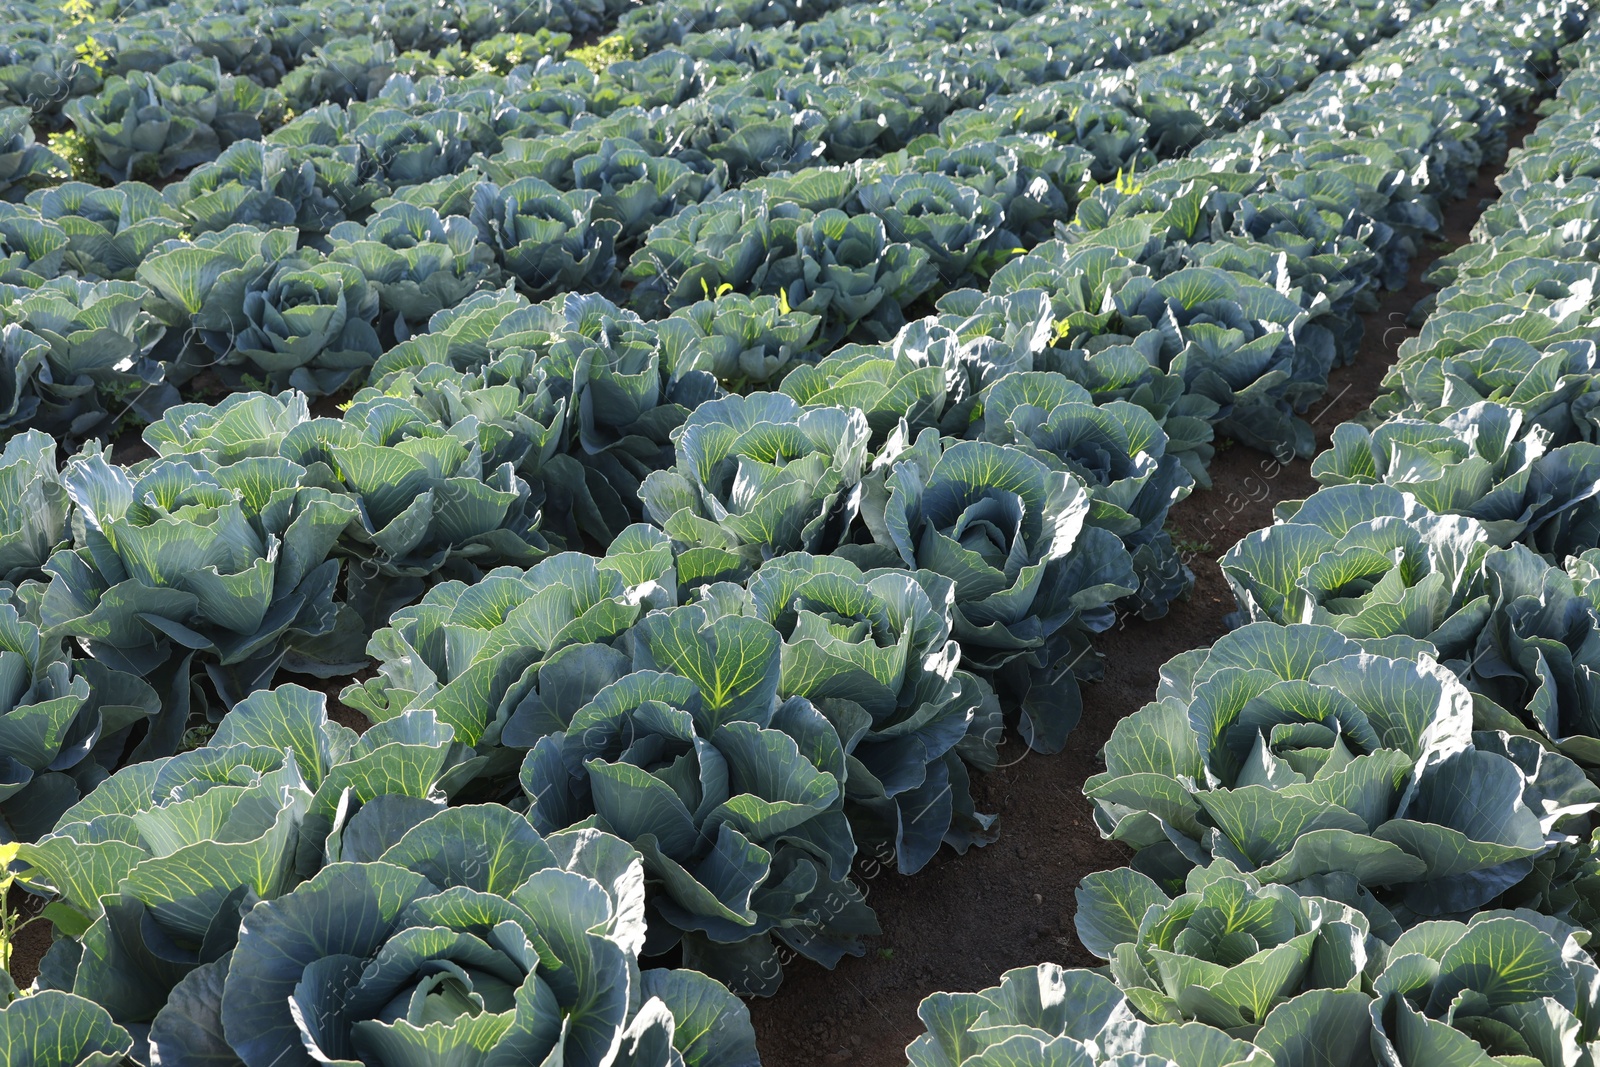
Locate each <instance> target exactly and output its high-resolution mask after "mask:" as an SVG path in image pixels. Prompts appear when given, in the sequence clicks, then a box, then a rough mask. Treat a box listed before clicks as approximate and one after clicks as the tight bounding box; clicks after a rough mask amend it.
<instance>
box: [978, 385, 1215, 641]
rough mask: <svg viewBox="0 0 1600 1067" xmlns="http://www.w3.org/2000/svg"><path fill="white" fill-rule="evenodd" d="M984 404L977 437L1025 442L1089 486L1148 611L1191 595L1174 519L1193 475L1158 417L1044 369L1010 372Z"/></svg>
mask: <svg viewBox="0 0 1600 1067" xmlns="http://www.w3.org/2000/svg"><path fill="white" fill-rule="evenodd" d="M979 403H980V404H981V406H982V410H983V416H982V420H981V423H982V424H981V433H974V434H973V436H980V437H982V438H983V439H984V440H988V441H994V442H997V443H999V444H1007V445H1013V446H1015V447H1017V448H1020V449H1021V450H1022V451H1024V452H1027V453H1028V454H1029V455H1032V456H1034V457H1035V458H1037V459H1041V460H1043V461H1044V462H1045V463H1047V464H1049V465H1051V466H1054V467H1056V468H1057V469H1064V470H1066V471H1069V472H1070V473H1072V474H1074V475H1076V476H1077V477H1078V478H1079V479H1081V480H1082V481H1083V483H1084V484H1085V485H1086V486H1087V487H1088V489H1089V496H1090V500H1091V502H1092V503H1091V507H1090V512H1089V518H1088V522H1089V524H1090V525H1093V526H1097V527H1101V528H1103V529H1107V530H1110V531H1111V532H1112V533H1114V534H1116V535H1117V536H1118V537H1120V538H1121V539H1122V543H1123V544H1124V545H1126V546H1127V549H1128V552H1129V553H1130V554H1131V555H1132V557H1133V569H1134V574H1135V576H1136V577H1137V579H1138V582H1139V591H1138V598H1139V607H1140V611H1141V613H1142V614H1143V615H1144V616H1145V617H1146V618H1159V617H1160V616H1162V615H1164V614H1166V612H1167V607H1168V605H1169V604H1171V602H1172V601H1173V600H1174V599H1176V598H1177V597H1180V596H1186V595H1187V594H1188V591H1189V587H1190V586H1192V585H1193V584H1194V575H1193V574H1192V573H1191V572H1190V571H1189V569H1188V567H1187V566H1185V565H1184V563H1183V561H1182V560H1181V559H1180V558H1179V557H1178V552H1177V550H1176V549H1175V548H1174V547H1173V544H1172V536H1171V534H1169V533H1168V532H1167V531H1166V522H1167V512H1168V511H1169V510H1170V509H1171V507H1172V506H1173V505H1174V504H1176V503H1177V502H1178V501H1180V500H1183V499H1184V498H1185V497H1187V496H1188V495H1189V491H1190V490H1191V489H1192V488H1193V486H1194V480H1193V479H1192V478H1191V477H1190V476H1189V473H1188V471H1186V470H1185V469H1184V467H1183V464H1182V462H1181V461H1180V460H1179V459H1178V457H1176V456H1174V455H1172V454H1171V453H1169V452H1168V450H1167V435H1166V434H1165V433H1164V432H1163V431H1162V429H1161V426H1160V424H1159V423H1158V422H1157V421H1156V419H1155V417H1154V416H1153V415H1151V414H1150V413H1149V412H1148V411H1146V410H1145V409H1144V408H1142V407H1140V406H1139V405H1137V404H1131V403H1128V402H1127V401H1123V400H1112V401H1109V402H1106V403H1103V404H1096V403H1095V401H1094V398H1093V397H1092V396H1090V394H1089V392H1088V390H1086V389H1084V388H1083V387H1082V386H1080V385H1078V384H1076V383H1074V382H1072V381H1070V380H1069V379H1067V378H1066V377H1065V376H1063V375H1060V374H1056V373H1051V372H1039V371H1021V372H1016V373H1013V374H1008V375H1006V376H1005V377H1003V378H1001V379H1000V380H999V381H997V382H995V383H994V384H993V385H990V386H989V387H988V388H987V389H985V390H984V392H983V393H982V395H981V396H980V398H979ZM972 429H973V430H978V427H977V426H974V427H973V428H972Z"/></svg>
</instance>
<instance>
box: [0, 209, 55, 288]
mask: <svg viewBox="0 0 1600 1067" xmlns="http://www.w3.org/2000/svg"><path fill="white" fill-rule="evenodd" d="M68 243H69V242H68V240H67V235H66V233H64V232H63V231H62V229H61V227H60V226H57V225H56V224H55V223H53V222H49V221H47V220H45V219H42V218H40V217H39V212H38V211H36V210H33V209H31V208H27V207H21V206H19V205H16V204H8V203H6V202H5V201H3V200H0V283H5V284H9V285H21V286H37V285H43V284H44V283H45V280H46V279H47V278H54V277H55V276H56V275H57V274H58V273H60V270H61V265H62V263H63V262H64V261H65V258H66V252H67V245H68Z"/></svg>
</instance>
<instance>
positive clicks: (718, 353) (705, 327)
mask: <svg viewBox="0 0 1600 1067" xmlns="http://www.w3.org/2000/svg"><path fill="white" fill-rule="evenodd" d="M668 321H680V322H685V323H692V324H693V325H694V327H695V331H696V333H697V334H698V336H696V337H695V338H694V340H693V341H692V342H690V345H691V347H690V349H689V351H688V352H687V353H686V354H685V356H684V357H683V360H684V362H685V363H686V364H687V365H689V366H692V367H694V368H695V369H697V370H703V371H707V372H709V373H710V374H711V375H712V376H713V377H715V378H716V380H717V381H718V382H719V383H721V384H722V385H723V386H724V387H725V388H727V389H728V390H729V391H730V392H735V393H748V392H751V391H753V390H756V389H771V388H772V387H773V386H775V385H777V384H778V383H779V382H780V381H781V380H782V379H783V377H784V375H785V374H787V373H788V372H789V371H791V370H793V369H794V368H795V367H797V366H801V365H803V364H804V363H805V362H806V361H807V359H808V358H809V357H810V352H811V350H812V349H813V348H814V347H816V345H817V344H818V341H819V338H818V337H817V329H818V327H819V326H821V325H822V317H821V316H820V315H817V314H813V313H812V312H811V311H809V310H805V309H801V308H792V307H788V306H786V305H785V303H784V302H783V300H782V299H781V298H777V297H771V296H757V297H747V296H744V295H742V294H740V293H728V294H726V295H723V296H719V297H717V298H716V299H714V300H701V301H697V302H696V303H693V304H690V305H689V306H687V307H682V308H679V309H678V310H677V311H674V312H673V313H672V316H671V319H669V320H668ZM669 329H671V328H670V327H669ZM681 336H682V335H681V334H676V335H670V336H669V341H672V342H675V341H677V338H678V337H681Z"/></svg>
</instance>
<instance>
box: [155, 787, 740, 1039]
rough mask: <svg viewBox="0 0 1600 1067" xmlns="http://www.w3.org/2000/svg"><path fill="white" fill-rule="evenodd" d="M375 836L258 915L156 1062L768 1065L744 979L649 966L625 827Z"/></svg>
mask: <svg viewBox="0 0 1600 1067" xmlns="http://www.w3.org/2000/svg"><path fill="white" fill-rule="evenodd" d="M363 844H364V846H365V847H364V848H363V849H360V850H353V851H354V852H355V853H356V855H359V856H360V857H361V858H359V859H356V858H355V857H354V856H352V858H351V859H348V860H343V861H341V862H337V863H333V864H330V865H329V866H328V867H326V868H324V869H323V870H322V871H320V872H319V873H318V874H317V875H316V876H314V877H313V878H311V879H310V880H309V881H306V882H304V883H301V884H300V885H298V886H296V887H295V888H294V889H293V890H292V891H290V892H288V893H286V894H284V895H283V896H280V897H278V898H276V899H274V900H269V901H266V902H264V903H262V904H261V905H260V906H258V907H256V908H254V909H252V910H251V911H250V912H249V913H248V914H247V915H246V916H245V918H244V921H243V923H242V924H241V926H240V930H239V938H238V945H237V947H235V948H234V949H233V950H232V951H231V952H229V953H227V954H226V955H223V956H221V957H220V958H218V959H217V960H216V961H215V962H213V963H210V964H208V965H207V966H205V967H202V968H199V969H197V970H195V971H193V972H192V973H191V974H190V975H189V976H188V977H187V978H186V979H185V980H184V983H183V985H182V986H180V987H179V989H178V991H177V992H176V993H175V994H174V996H173V998H172V999H171V1001H169V1003H168V1004H167V1006H166V1007H165V1008H164V1009H163V1010H162V1011H161V1013H160V1014H159V1015H158V1016H157V1017H156V1019H155V1021H154V1023H153V1025H152V1026H151V1029H150V1044H151V1048H152V1055H155V1056H159V1057H160V1058H161V1060H162V1062H168V1061H169V1060H170V1061H171V1062H174V1063H179V1064H196V1063H204V1062H212V1061H214V1060H215V1059H217V1058H223V1059H236V1060H238V1061H242V1062H244V1063H246V1064H262V1065H265V1064H269V1063H279V1064H284V1063H294V1064H311V1063H315V1062H322V1061H325V1060H327V1059H329V1058H332V1057H338V1058H339V1059H341V1060H344V1061H345V1062H350V1061H351V1059H352V1058H354V1061H355V1062H359V1063H362V1064H367V1065H371V1067H387V1065H393V1067H401V1065H404V1064H408V1063H414V1062H416V1059H417V1057H419V1056H424V1057H425V1056H427V1055H429V1054H430V1053H431V1052H436V1053H438V1054H440V1055H443V1056H446V1057H447V1058H449V1060H450V1062H452V1063H464V1064H488V1063H494V1062H498V1057H500V1056H502V1055H506V1054H510V1055H514V1056H516V1057H519V1058H526V1060H527V1061H529V1062H546V1058H547V1057H554V1058H555V1061H556V1062H562V1063H572V1064H584V1065H594V1067H600V1065H602V1064H606V1063H613V1062H630V1063H636V1064H651V1065H659V1067H671V1065H673V1064H679V1063H683V1064H711V1063H722V1062H727V1063H751V1062H754V1049H753V1035H752V1033H751V1031H750V1026H749V1020H748V1015H747V1013H746V1011H745V1009H744V1008H743V1006H742V1005H740V1004H739V1003H738V1002H737V1001H736V1000H735V999H734V998H733V997H732V996H731V995H730V994H729V993H728V992H727V991H726V990H724V989H722V988H721V987H719V986H717V985H716V984H715V983H714V982H712V981H710V980H709V979H707V978H705V977H704V976H703V975H699V974H695V973H694V972H692V971H652V972H647V973H643V974H641V973H640V972H639V970H638V969H637V964H636V963H635V960H636V956H637V953H638V949H639V942H640V940H641V939H642V935H643V927H644V921H643V919H644V917H643V914H642V913H643V899H642V896H641V894H640V893H639V891H638V889H639V881H640V874H639V860H638V856H637V854H636V853H634V852H632V850H630V849H628V848H627V847H626V846H624V845H623V844H622V843H621V842H620V841H618V840H616V839H615V838H613V837H610V836H608V835H605V834H599V833H595V832H594V831H588V830H585V831H574V832H572V833H569V834H564V835H557V836H553V837H550V838H548V839H544V838H541V837H540V836H539V835H538V834H536V833H534V832H533V830H532V829H531V828H530V827H529V826H528V824H527V822H526V821H525V820H523V819H521V818H520V817H519V816H517V815H515V814H514V813H512V812H510V811H509V810H507V809H505V808H503V807H498V806H486V807H471V808H458V809H453V810H449V811H445V812H441V813H439V814H438V815H435V816H433V817H432V818H430V819H428V820H426V821H424V822H422V823H419V824H418V825H416V826H413V827H411V828H410V829H408V830H406V832H405V833H404V834H401V835H397V838H396V836H390V835H379V836H378V837H377V838H369V839H367V840H366V841H364V842H363ZM385 846H386V847H385ZM351 909H356V913H357V915H358V916H359V919H358V921H351ZM353 987H354V988H353ZM358 990H364V992H360V991H358ZM624 1058H625V1059H624Z"/></svg>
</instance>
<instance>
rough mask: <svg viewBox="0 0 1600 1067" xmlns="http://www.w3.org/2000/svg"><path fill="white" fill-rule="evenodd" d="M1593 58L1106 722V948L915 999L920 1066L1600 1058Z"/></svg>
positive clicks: (1575, 52)
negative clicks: (1190, 642)
mask: <svg viewBox="0 0 1600 1067" xmlns="http://www.w3.org/2000/svg"><path fill="white" fill-rule="evenodd" d="M1592 55H1593V45H1592V41H1585V42H1580V43H1579V44H1578V45H1575V46H1573V47H1572V48H1571V49H1569V50H1568V52H1567V53H1566V54H1565V58H1566V59H1567V61H1568V63H1569V64H1572V65H1578V66H1579V69H1578V70H1577V71H1576V72H1575V73H1573V74H1571V75H1570V76H1568V77H1567V78H1566V79H1565V80H1564V81H1563V83H1562V87H1561V90H1560V92H1559V94H1558V96H1557V97H1556V99H1555V100H1554V101H1552V102H1551V104H1550V105H1548V107H1547V117H1546V118H1545V120H1544V121H1543V122H1541V123H1540V125H1539V127H1538V128H1537V129H1536V130H1535V131H1534V132H1533V133H1532V134H1531V135H1530V136H1529V137H1528V139H1527V140H1526V142H1525V144H1524V146H1523V147H1522V148H1521V149H1519V150H1518V152H1517V153H1516V154H1515V155H1514V156H1513V158H1512V159H1511V161H1510V164H1509V166H1508V168H1507V171H1506V173H1505V175H1504V176H1503V177H1502V179H1501V186H1502V189H1503V190H1504V197H1503V199H1502V201H1501V202H1500V203H1498V204H1497V205H1495V206H1492V207H1491V208H1490V209H1489V211H1488V212H1486V213H1485V215H1484V217H1483V219H1482V221H1481V222H1480V224H1479V226H1478V228H1477V230H1476V231H1475V234H1474V237H1475V239H1474V241H1473V242H1472V243H1471V244H1469V245H1467V246H1465V247H1463V248H1462V249H1460V250H1459V251H1457V252H1455V253H1452V254H1451V255H1449V256H1447V257H1445V258H1444V259H1442V260H1441V261H1440V265H1439V266H1438V267H1437V268H1435V271H1434V277H1436V278H1438V279H1440V280H1442V281H1445V282H1447V283H1448V284H1447V285H1446V287H1445V288H1444V290H1443V291H1442V292H1441V293H1440V294H1439V296H1438V297H1437V299H1436V300H1435V301H1431V302H1430V304H1431V314H1430V315H1429V316H1428V317H1427V320H1426V322H1425V323H1424V324H1423V330H1422V334H1421V336H1420V337H1419V338H1417V339H1415V340H1413V341H1409V342H1407V344H1406V345H1405V346H1404V347H1403V350H1402V355H1401V359H1400V363H1399V364H1398V366H1397V367H1396V369H1395V371H1394V372H1393V373H1392V374H1391V376H1390V379H1389V384H1390V385H1391V387H1395V391H1394V392H1393V393H1390V394H1388V395H1386V396H1384V397H1383V398H1381V399H1380V400H1379V401H1378V402H1377V403H1376V404H1375V405H1374V420H1373V421H1372V422H1369V423H1368V424H1366V425H1361V424H1357V423H1347V424H1344V425H1342V426H1340V427H1338V429H1337V430H1336V431H1335V434H1334V445H1333V448H1331V449H1330V450H1329V451H1328V452H1326V453H1324V454H1323V455H1321V456H1319V457H1318V459H1317V461H1316V463H1315V464H1314V465H1313V472H1314V474H1315V475H1316V477H1317V478H1318V480H1319V481H1320V482H1322V483H1323V485H1324V486H1325V488H1323V489H1321V490H1320V491H1318V492H1317V493H1316V494H1314V495H1313V496H1311V497H1310V498H1309V499H1307V500H1304V501H1292V502H1289V503H1286V504H1283V505H1280V506H1279V507H1278V509H1277V514H1276V518H1277V521H1276V523H1275V524H1274V525H1273V526H1272V527H1270V528H1268V529H1265V530H1262V531H1259V532H1258V533H1255V534H1252V535H1250V536H1249V537H1247V538H1245V539H1244V540H1243V541H1242V542H1240V544H1238V545H1237V546H1235V547H1234V548H1233V549H1232V550H1231V551H1230V552H1228V553H1227V554H1226V555H1225V556H1224V557H1223V559H1222V567H1223V571H1224V573H1225V574H1226V575H1227V577H1228V579H1229V581H1230V583H1231V584H1232V585H1233V588H1234V591H1235V595H1236V597H1237V600H1238V604H1239V614H1238V616H1237V617H1236V619H1235V622H1236V623H1237V624H1238V625H1239V628H1238V629H1236V630H1235V631H1234V632H1232V633H1230V634H1229V635H1227V636H1226V637H1224V638H1222V639H1220V640H1219V641H1217V642H1216V643H1215V644H1214V645H1212V646H1211V647H1210V648H1206V649H1200V650H1197V651H1194V652H1190V653H1185V654H1184V655H1182V656H1179V657H1177V658H1175V659H1174V660H1172V661H1170V662H1169V663H1168V664H1167V665H1166V666H1165V667H1163V669H1162V672H1161V682H1160V689H1159V692H1158V695H1157V699H1156V700H1155V701H1154V702H1152V703H1151V704H1149V705H1147V706H1146V707H1145V708H1143V709H1141V710H1140V711H1139V712H1137V713H1135V714H1134V715H1133V716H1130V717H1129V718H1128V719H1126V720H1124V721H1123V722H1122V723H1120V724H1119V725H1118V727H1117V729H1116V730H1115V732H1114V733H1113V735H1112V738H1111V740H1110V741H1109V742H1108V744H1107V745H1106V748H1105V750H1104V753H1103V755H1104V758H1105V762H1106V770H1105V771H1104V772H1103V773H1101V774H1098V775H1096V776H1094V777H1093V778H1091V779H1090V780H1089V781H1088V783H1087V784H1086V787H1085V792H1086V794H1087V795H1088V797H1089V798H1090V799H1091V800H1092V801H1093V803H1094V805H1095V810H1096V819H1097V821H1098V823H1099V825H1100V827H1101V829H1102V831H1103V832H1104V833H1105V834H1106V835H1107V836H1108V837H1110V838H1111V839H1113V840H1118V841H1121V842H1123V843H1124V844H1126V845H1127V846H1129V847H1131V848H1133V849H1134V850H1135V859H1134V862H1133V865H1132V867H1131V868H1124V869H1119V870H1114V871H1108V872H1104V873H1101V874H1094V875H1090V876H1088V877H1087V878H1085V879H1084V881H1083V883H1082V884H1081V886H1080V888H1079V890H1078V894H1077V895H1078V912H1077V928H1078V934H1079V937H1080V939H1081V940H1082V942H1083V944H1084V946H1085V947H1086V948H1088V949H1089V950H1090V951H1091V952H1093V953H1094V954H1095V955H1097V956H1100V957H1101V958H1103V959H1105V960H1107V961H1108V965H1107V967H1105V968H1103V969H1101V970H1098V971H1085V970H1076V971H1074V970H1063V969H1062V968H1060V967H1056V966H1054V965H1051V964H1045V965H1041V966H1040V967H1037V968H1024V969H1020V970H1017V971H1013V972H1010V973H1008V974H1007V975H1005V976H1004V978H1003V980H1002V982H1001V984H1000V985H999V986H997V987H995V988H993V989H989V990H985V991H983V992H981V993H972V994H938V995H936V996H934V997H931V998H929V999H928V1000H927V1001H925V1002H924V1004H923V1006H922V1009H921V1015H922V1018H923V1021H924V1022H925V1023H926V1024H927V1026H928V1030H929V1033H928V1034H927V1035H926V1036H924V1037H922V1038H919V1039H918V1040H917V1041H916V1042H915V1043H913V1044H912V1045H911V1046H910V1048H909V1049H908V1055H909V1058H910V1060H911V1062H912V1063H914V1064H917V1065H919V1067H924V1065H927V1067H931V1065H935V1064H938V1065H955V1064H978V1063H991V1062H1073V1063H1078V1062H1081V1063H1085V1064H1090V1063H1101V1062H1105V1063H1111V1062H1117V1063H1121V1062H1138V1063H1150V1064H1177V1065H1180V1067H1188V1065H1191V1064H1193V1065H1198V1064H1202V1063H1204V1064H1268V1063H1275V1064H1278V1065H1280V1067H1284V1065H1293V1064H1318V1065H1325V1064H1349V1065H1353V1067H1354V1065H1362V1067H1365V1065H1376V1064H1383V1065H1385V1067H1411V1065H1417V1067H1421V1065H1425V1064H1427V1065H1431V1064H1436V1063H1447V1062H1448V1063H1483V1064H1488V1063H1527V1064H1530V1065H1531V1064H1539V1065H1542V1067H1589V1065H1591V1064H1593V1063H1595V1062H1600V968H1597V967H1596V966H1595V962H1594V959H1593V956H1592V952H1593V949H1592V946H1590V945H1589V941H1590V939H1591V938H1592V937H1593V933H1594V930H1595V929H1596V927H1597V926H1600V832H1597V831H1596V828H1595V814H1594V813H1595V812H1596V811H1597V810H1600V787H1597V786H1596V784H1595V780H1596V778H1597V777H1600V762H1597V761H1596V758H1595V757H1596V754H1597V746H1600V728H1597V726H1600V720H1597V719H1596V718H1595V707H1596V702H1595V695H1596V688H1595V686H1596V678H1597V672H1596V668H1597V665H1600V664H1597V660H1596V656H1597V652H1600V551H1597V549H1596V546H1597V545H1600V525H1597V524H1596V522H1595V520H1594V517H1593V515H1594V508H1595V504H1594V497H1595V496H1596V494H1597V493H1600V457H1596V456H1594V455H1593V454H1590V453H1589V452H1588V451H1586V450H1592V449H1593V448H1594V447H1595V446H1594V444H1593V443H1592V437H1593V427H1594V424H1593V421H1592V420H1591V419H1589V418H1588V416H1587V412H1588V410H1589V405H1588V404H1587V403H1585V399H1584V398H1585V397H1586V396H1587V395H1588V394H1589V393H1590V390H1591V387H1592V384H1593V382H1594V375H1593V373H1592V370H1590V369H1589V367H1588V364H1586V363H1585V362H1584V360H1585V359H1587V358H1591V357H1592V354H1593V344H1594V341H1593V338H1592V332H1593V331H1592V327H1590V326H1586V325H1585V322H1586V320H1587V318H1589V317H1591V316H1587V315H1585V314H1584V313H1583V312H1582V309H1583V307H1584V306H1585V302H1586V301H1587V300H1588V299H1589V297H1588V288H1587V286H1586V285H1585V284H1584V282H1583V280H1582V279H1584V278H1585V277H1586V276H1587V274H1588V273H1592V272H1593V269H1594V264H1593V259H1594V257H1593V254H1592V251H1593V248H1592V245H1591V244H1588V243H1587V242H1586V238H1585V233H1586V231H1585V229H1584V227H1585V226H1586V225H1588V223H1587V222H1586V215H1587V208H1586V206H1585V202H1584V201H1583V199H1582V197H1581V193H1582V191H1583V187H1582V186H1581V185H1580V186H1579V190H1578V191H1579V193H1580V197H1579V198H1578V199H1576V200H1574V199H1572V198H1569V197H1568V196H1567V195H1566V194H1565V190H1566V187H1567V185H1568V183H1569V182H1573V181H1574V179H1576V181H1577V182H1579V183H1581V182H1582V181H1583V180H1584V179H1583V177H1581V176H1582V175H1584V174H1585V171H1586V169H1590V170H1592V169H1593V168H1595V167H1596V166H1600V162H1597V161H1600V146H1597V144H1596V143H1595V140H1594V135H1593V129H1592V123H1588V124H1586V123H1585V119H1584V116H1585V115H1587V114H1589V113H1590V112H1592V110H1593V107H1594V103H1593V99H1594V95H1593V94H1594V86H1595V79H1596V77H1597V76H1600V62H1596V61H1595V60H1594V59H1592V58H1590V57H1591V56H1592ZM1419 75H1420V76H1421V77H1423V78H1424V84H1426V78H1427V77H1428V75H1427V74H1426V72H1419ZM1552 215H1558V216H1559V221H1556V220H1554V219H1552ZM1568 220H1570V224H1569V225H1565V226H1563V225H1561V224H1560V223H1561V222H1567V221H1568ZM1424 310H1427V308H1424ZM1545 338H1548V342H1547V343H1546V344H1545V345H1544V346H1543V347H1540V346H1539V341H1540V340H1541V339H1545ZM1379 418H1381V421H1378V419H1379ZM1568 465H1571V467H1572V468H1573V470H1574V473H1571V474H1567V473H1565V471H1566V469H1567V467H1568ZM1586 772H1587V773H1586ZM1129 1054H1132V1056H1131V1058H1119V1057H1128V1056H1129ZM1041 1057H1042V1058H1041Z"/></svg>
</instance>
